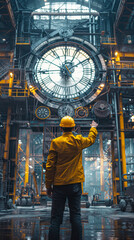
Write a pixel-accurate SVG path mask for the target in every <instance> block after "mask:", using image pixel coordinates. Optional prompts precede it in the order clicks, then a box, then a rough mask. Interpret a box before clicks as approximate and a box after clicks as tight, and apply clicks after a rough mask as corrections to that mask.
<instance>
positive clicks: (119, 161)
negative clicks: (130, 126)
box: [113, 64, 122, 195]
mask: <svg viewBox="0 0 134 240" xmlns="http://www.w3.org/2000/svg"><path fill="white" fill-rule="evenodd" d="M113 69H114V64H113ZM115 71H116V70H113V80H114V84H115V85H116V75H115ZM114 107H115V122H116V134H117V151H118V163H119V166H118V167H119V186H120V193H121V195H122V174H121V156H120V141H119V121H118V110H117V96H116V92H114Z"/></svg>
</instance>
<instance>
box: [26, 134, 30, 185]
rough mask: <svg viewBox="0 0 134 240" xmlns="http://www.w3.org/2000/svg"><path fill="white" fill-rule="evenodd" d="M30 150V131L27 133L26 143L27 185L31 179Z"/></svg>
mask: <svg viewBox="0 0 134 240" xmlns="http://www.w3.org/2000/svg"><path fill="white" fill-rule="evenodd" d="M29 150H30V132H29V131H28V133H27V145H26V163H25V186H26V184H27V183H28V181H29Z"/></svg>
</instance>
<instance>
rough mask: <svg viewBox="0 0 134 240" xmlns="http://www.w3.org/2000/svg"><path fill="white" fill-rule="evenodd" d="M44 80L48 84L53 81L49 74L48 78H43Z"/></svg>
mask: <svg viewBox="0 0 134 240" xmlns="http://www.w3.org/2000/svg"><path fill="white" fill-rule="evenodd" d="M42 82H44V83H45V84H46V85H47V84H50V83H51V79H50V77H49V76H47V77H46V78H43V79H42Z"/></svg>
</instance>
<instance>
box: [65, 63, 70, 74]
mask: <svg viewBox="0 0 134 240" xmlns="http://www.w3.org/2000/svg"><path fill="white" fill-rule="evenodd" d="M65 67H66V69H67V70H68V72H69V73H70V74H71V72H70V71H69V69H68V67H67V65H65Z"/></svg>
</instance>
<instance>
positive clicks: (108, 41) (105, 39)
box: [100, 37, 117, 45]
mask: <svg viewBox="0 0 134 240" xmlns="http://www.w3.org/2000/svg"><path fill="white" fill-rule="evenodd" d="M100 42H101V44H104V45H117V43H116V40H115V38H110V37H101V40H100Z"/></svg>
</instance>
